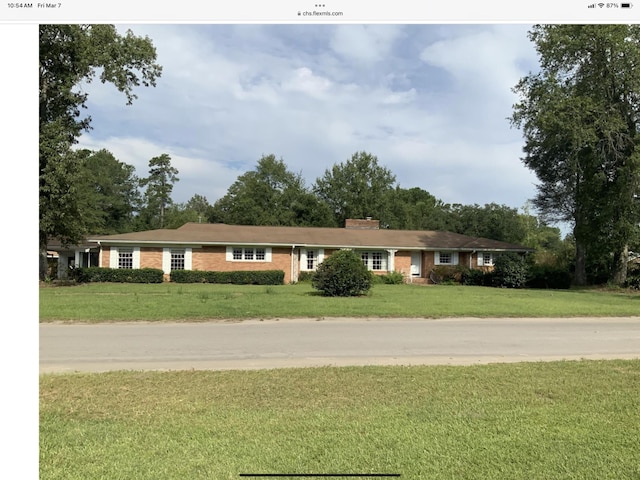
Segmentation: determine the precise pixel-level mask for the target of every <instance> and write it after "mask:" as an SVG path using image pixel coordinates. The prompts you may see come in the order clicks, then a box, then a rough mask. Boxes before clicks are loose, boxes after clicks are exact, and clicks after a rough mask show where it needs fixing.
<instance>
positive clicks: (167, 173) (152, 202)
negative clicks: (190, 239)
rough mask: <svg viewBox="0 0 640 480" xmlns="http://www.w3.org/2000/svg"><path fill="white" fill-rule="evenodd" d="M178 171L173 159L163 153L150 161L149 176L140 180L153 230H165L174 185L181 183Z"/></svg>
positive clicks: (148, 221) (149, 222)
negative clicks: (144, 188) (166, 215)
mask: <svg viewBox="0 0 640 480" xmlns="http://www.w3.org/2000/svg"><path fill="white" fill-rule="evenodd" d="M178 173H180V172H178V169H177V168H175V167H174V166H172V165H171V157H170V156H169V155H168V154H166V153H163V154H162V155H159V156H157V157H153V158H152V159H151V160H149V176H148V177H146V178H143V179H142V180H140V186H142V187H147V188H146V190H145V192H144V200H145V207H144V209H145V211H144V212H143V214H144V216H145V217H146V221H147V224H148V225H150V226H151V228H164V226H165V213H166V210H167V207H168V206H169V205H171V204H172V203H173V199H172V198H171V193H172V192H173V184H174V183H176V182H178V181H180V179H179V178H178Z"/></svg>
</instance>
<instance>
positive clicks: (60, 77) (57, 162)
mask: <svg viewBox="0 0 640 480" xmlns="http://www.w3.org/2000/svg"><path fill="white" fill-rule="evenodd" d="M39 36H40V53H39V58H40V65H39V82H40V92H39V126H40V154H39V157H40V159H39V161H40V168H39V174H40V179H39V182H40V200H39V204H40V214H39V216H40V223H39V247H40V277H41V278H44V276H45V275H46V248H47V240H48V238H49V237H51V236H55V237H58V238H59V239H60V240H61V241H62V242H63V243H76V242H78V241H80V240H81V239H82V237H83V236H84V235H85V234H86V233H87V226H86V225H85V224H84V223H83V222H82V213H81V212H80V208H81V207H80V205H79V203H78V190H77V187H76V185H77V184H78V178H79V176H80V165H79V163H78V159H79V157H78V156H77V155H76V154H75V153H74V152H73V151H72V149H71V147H72V145H73V144H75V143H77V140H78V137H79V136H80V134H81V133H82V132H83V131H85V130H88V129H89V128H90V124H91V118H90V117H89V116H84V117H83V116H82V109H83V108H85V107H86V101H87V93H85V92H83V91H82V90H81V89H79V88H78V86H79V85H80V84H81V83H82V82H91V81H92V80H93V79H94V78H95V76H96V70H98V69H100V71H101V73H100V76H99V79H100V81H101V82H103V83H106V82H109V83H111V84H113V85H114V86H115V87H116V88H117V89H118V90H119V91H120V92H122V93H124V94H125V97H126V99H127V104H131V103H132V102H133V100H134V99H135V98H136V95H135V93H134V88H135V87H137V86H139V85H141V84H142V85H144V86H155V82H156V79H157V78H158V77H159V76H160V75H161V72H162V67H160V65H158V64H157V63H156V50H155V48H154V46H153V44H152V42H151V40H150V39H149V38H147V37H145V38H141V37H137V36H135V35H134V34H133V33H132V32H131V31H127V32H126V34H124V35H120V34H118V32H117V31H116V29H115V27H114V26H113V25H62V24H56V25H53V24H52V25H40V27H39Z"/></svg>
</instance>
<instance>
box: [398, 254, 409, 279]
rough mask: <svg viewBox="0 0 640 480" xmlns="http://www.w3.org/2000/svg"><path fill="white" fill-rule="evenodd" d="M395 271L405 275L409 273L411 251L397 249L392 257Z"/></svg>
mask: <svg viewBox="0 0 640 480" xmlns="http://www.w3.org/2000/svg"><path fill="white" fill-rule="evenodd" d="M394 263H395V265H394V267H395V271H396V272H400V273H402V274H403V275H404V276H405V277H408V276H410V275H411V252H409V251H398V252H396V256H395V259H394Z"/></svg>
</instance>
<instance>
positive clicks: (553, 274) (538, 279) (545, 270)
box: [527, 265, 571, 289]
mask: <svg viewBox="0 0 640 480" xmlns="http://www.w3.org/2000/svg"><path fill="white" fill-rule="evenodd" d="M527 287H529V288H552V289H567V288H569V287H571V273H570V272H569V271H568V270H567V269H565V268H558V267H552V266H550V265H534V266H533V267H531V269H530V273H529V278H528V280H527Z"/></svg>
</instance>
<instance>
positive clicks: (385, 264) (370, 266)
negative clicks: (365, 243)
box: [357, 250, 389, 272]
mask: <svg viewBox="0 0 640 480" xmlns="http://www.w3.org/2000/svg"><path fill="white" fill-rule="evenodd" d="M357 253H358V255H360V256H362V254H363V253H366V254H367V263H366V264H365V265H366V266H367V270H369V271H370V272H388V271H389V270H388V269H389V252H387V251H386V250H359V251H357ZM374 253H379V254H381V255H382V265H381V267H382V268H380V269H379V270H378V269H376V270H374V269H373V254H374Z"/></svg>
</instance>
